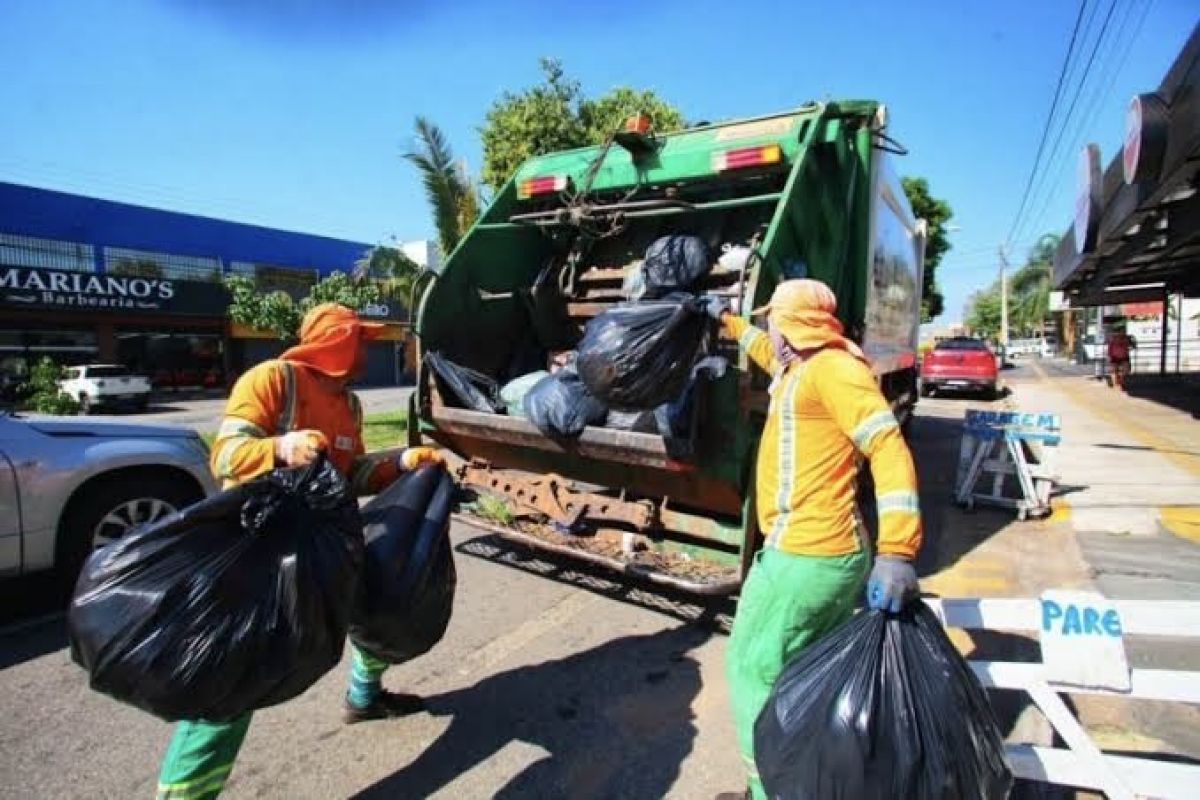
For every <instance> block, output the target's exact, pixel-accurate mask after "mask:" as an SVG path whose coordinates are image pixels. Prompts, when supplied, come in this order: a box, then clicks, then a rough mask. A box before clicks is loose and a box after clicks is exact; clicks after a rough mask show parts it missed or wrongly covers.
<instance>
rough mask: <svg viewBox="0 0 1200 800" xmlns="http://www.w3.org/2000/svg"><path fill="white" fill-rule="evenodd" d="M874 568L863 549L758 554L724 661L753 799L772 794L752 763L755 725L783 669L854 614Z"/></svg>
mask: <svg viewBox="0 0 1200 800" xmlns="http://www.w3.org/2000/svg"><path fill="white" fill-rule="evenodd" d="M870 566H871V559H870V556H869V555H868V554H867V553H866V552H865V551H861V550H860V551H859V552H857V553H851V554H850V555H845V556H798V555H792V554H790V553H785V552H782V551H780V550H774V549H766V550H763V551H761V552H759V553H758V555H757V556H756V557H755V562H754V565H753V566H752V567H751V568H750V574H749V575H748V576H747V577H746V583H745V585H743V586H742V592H741V596H740V597H739V598H738V606H737V614H736V615H735V616H734V619H733V630H732V632H731V633H730V636H729V646H728V648H727V650H726V659H725V667H726V671H727V674H728V677H729V696H730V700H731V702H732V705H733V723H734V728H735V730H736V732H737V742H738V749H739V750H740V751H741V755H742V760H743V762H744V763H745V766H746V771H747V773H748V775H749V783H750V793H751V796H752V797H753V798H754V800H765V798H766V796H767V795H766V793H765V792H764V791H763V785H762V781H761V780H760V779H759V777H758V768H757V767H756V765H755V761H754V722H755V720H757V719H758V714H759V712H760V711H762V708H763V706H764V705H765V704H766V702H767V697H768V696H769V695H770V694H771V689H772V687H774V685H775V680H776V679H777V678H778V677H779V673H780V672H782V671H783V668H784V666H786V665H787V663H788V662H789V661H790V660H791V659H792V658H793V657H794V656H795V655H796V654H797V653H798V652H800V651H801V650H803V649H804V648H805V647H807V646H808V645H810V644H812V643H813V642H815V641H816V640H817V639H819V638H821V637H822V636H824V635H825V634H826V633H829V632H830V631H831V630H833V629H834V628H836V627H838V626H839V625H841V624H842V623H844V622H845V621H846V620H848V619H849V618H850V616H851V614H853V613H854V607H855V605H856V604H857V602H858V599H859V597H860V596H861V594H862V590H863V583H864V581H865V580H866V577H867V572H868V570H869V569H870Z"/></svg>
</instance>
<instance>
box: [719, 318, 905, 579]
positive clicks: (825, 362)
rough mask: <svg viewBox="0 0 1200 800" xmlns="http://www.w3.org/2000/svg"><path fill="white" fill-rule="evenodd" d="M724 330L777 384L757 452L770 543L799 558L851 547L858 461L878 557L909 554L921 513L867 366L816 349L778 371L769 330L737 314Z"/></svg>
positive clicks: (892, 422) (761, 511)
mask: <svg viewBox="0 0 1200 800" xmlns="http://www.w3.org/2000/svg"><path fill="white" fill-rule="evenodd" d="M725 324H726V329H727V330H728V331H729V332H730V333H731V334H732V335H733V336H734V337H735V338H737V340H738V344H739V345H740V346H741V347H742V349H744V350H745V351H746V354H747V355H748V356H749V357H750V359H751V360H752V361H754V362H755V363H756V364H758V366H759V367H761V368H762V369H763V370H765V371H766V372H768V373H770V374H771V376H772V377H773V378H774V379H775V383H774V386H773V388H772V393H771V404H770V409H769V411H768V413H767V421H766V425H765V426H764V428H763V433H762V440H761V442H760V443H759V449H758V464H757V475H756V478H755V483H756V494H755V501H756V503H757V507H758V524H759V528H760V529H761V530H762V532H763V535H764V536H765V537H766V539H767V542H766V544H767V546H768V547H775V548H778V549H780V550H784V551H786V552H789V553H796V554H799V555H820V556H835V555H846V554H848V553H853V552H855V551H856V550H858V549H859V548H860V547H861V546H862V544H861V543H860V542H859V540H858V521H857V515H856V514H855V485H856V478H857V476H858V458H859V455H860V454H861V455H862V456H866V457H867V458H868V459H870V462H871V475H872V477H873V478H874V479H875V502H876V507H877V509H878V513H879V542H878V545H877V549H878V551H879V552H880V553H888V554H893V555H899V556H903V557H905V558H913V557H914V556H915V555H916V553H917V550H918V549H919V548H920V546H921V510H920V506H919V505H918V500H917V476H916V470H915V469H914V468H913V461H912V455H911V453H909V450H908V445H907V444H905V442H904V437H903V436H901V434H900V426H899V425H898V424H897V423H896V417H895V416H894V415H893V414H892V411H891V409H890V408H889V407H888V404H887V400H885V399H884V397H883V394H882V393H881V392H880V391H879V387H878V386H877V385H876V383H875V378H874V376H873V375H872V374H871V370H870V368H869V367H868V366H867V365H866V364H864V363H863V362H862V361H860V360H859V359H857V358H855V357H854V356H853V355H851V354H850V353H848V352H846V351H845V350H841V349H837V348H832V347H830V348H826V349H824V350H819V351H818V352H817V353H816V354H814V355H813V356H812V357H810V358H809V359H807V360H806V361H805V362H802V363H795V364H793V365H792V366H790V367H789V368H788V369H787V370H785V371H781V370H780V365H779V362H778V360H777V359H776V358H775V356H774V351H773V348H772V346H771V339H770V337H769V336H767V334H765V333H763V332H762V331H761V330H759V329H758V328H755V327H754V326H753V325H751V324H750V323H748V322H747V321H746V320H744V319H741V318H739V317H733V316H729V317H726V318H725Z"/></svg>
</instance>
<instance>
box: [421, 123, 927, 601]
mask: <svg viewBox="0 0 1200 800" xmlns="http://www.w3.org/2000/svg"><path fill="white" fill-rule="evenodd" d="M644 121H645V120H644V117H641V118H635V119H634V120H633V123H632V124H630V125H628V126H627V127H626V128H624V129H622V130H620V131H618V132H615V133H614V134H613V136H611V137H610V138H609V139H608V140H607V141H606V142H605V143H604V144H602V145H600V146H596V147H587V148H581V149H577V150H570V151H565V152H558V153H551V154H548V155H544V156H539V157H536V158H532V159H530V160H528V161H527V162H525V163H524V164H523V165H522V166H521V167H520V168H519V169H518V170H517V172H516V174H515V175H514V176H513V177H512V179H511V180H510V181H509V182H508V183H507V184H506V185H505V186H504V187H503V188H501V189H500V190H499V191H498V192H497V193H496V195H495V199H494V200H493V201H492V203H491V204H490V206H489V207H488V209H487V210H486V212H485V213H484V214H483V215H482V216H481V217H480V219H479V220H478V221H477V222H476V223H475V225H474V226H473V227H472V229H471V230H470V232H469V233H468V234H467V236H466V237H465V238H464V239H463V240H462V242H461V243H460V244H459V246H458V247H457V248H456V249H455V251H454V252H453V253H452V254H450V256H449V258H448V259H447V260H446V262H445V265H444V267H443V268H442V269H441V271H440V273H439V274H437V276H436V277H435V278H433V279H432V280H431V282H430V283H429V284H428V286H427V287H426V288H425V289H424V291H423V292H422V295H421V302H420V305H419V309H418V314H417V321H416V326H415V330H416V333H417V336H418V345H419V350H418V352H419V361H420V366H419V370H418V379H417V391H416V392H414V394H413V397H412V400H411V401H410V402H411V408H410V415H409V420H410V422H409V425H410V438H412V439H413V440H416V439H417V438H425V439H432V440H434V441H436V442H438V443H439V444H441V445H442V446H444V447H446V448H448V449H450V450H451V451H453V452H454V453H455V454H457V455H458V456H459V457H461V459H462V464H461V466H459V468H458V477H459V480H460V481H461V482H462V483H463V485H464V486H466V487H468V488H470V489H472V490H474V491H475V492H476V493H477V494H478V496H479V500H478V501H477V502H475V503H474V504H471V505H469V506H467V507H465V510H464V515H465V516H466V518H467V520H468V521H469V522H471V523H472V524H474V525H476V526H479V527H482V528H486V529H489V530H492V531H494V532H497V533H499V534H501V535H503V536H505V537H508V538H510V539H515V540H518V541H520V542H522V543H523V544H525V545H529V546H533V547H539V548H544V549H548V550H552V551H555V552H558V553H561V554H565V555H568V556H571V557H575V558H580V559H584V560H587V561H591V562H594V563H598V564H601V565H603V566H605V567H608V568H611V569H613V570H616V571H619V572H622V573H625V574H627V575H631V576H635V577H637V578H641V579H645V580H649V581H652V582H656V583H660V584H669V585H672V586H675V587H678V588H683V589H685V590H688V591H693V592H699V593H705V594H723V593H730V592H733V591H735V590H736V589H737V587H738V585H739V583H740V580H741V577H742V575H743V574H744V572H745V570H746V569H747V567H748V565H749V563H750V558H751V556H752V555H753V553H754V552H755V550H756V549H757V548H758V547H759V546H760V544H761V537H760V535H759V531H758V530H757V529H756V525H755V518H756V514H755V509H754V508H753V497H754V492H753V490H752V487H753V484H754V480H755V469H754V464H755V456H756V452H757V446H758V440H759V435H760V432H761V430H762V426H763V421H764V419H765V415H766V411H767V407H768V401H769V396H768V392H767V389H768V377H767V376H766V375H764V374H762V373H761V372H759V371H758V370H757V368H756V367H754V366H753V365H752V364H751V363H749V362H748V361H747V359H746V358H745V356H744V355H742V354H740V353H739V350H738V348H737V343H736V342H734V341H731V340H728V339H725V338H722V337H721V336H720V335H719V334H718V332H717V331H716V326H715V325H709V326H708V330H707V333H706V334H705V336H706V340H705V341H704V342H703V344H702V347H701V352H700V353H699V354H698V355H697V358H704V359H709V361H706V363H707V364H710V365H711V364H714V363H715V364H718V365H719V359H720V358H724V359H725V360H726V361H727V364H728V367H727V368H726V369H725V370H724V372H723V373H721V372H720V370H719V369H717V370H716V371H715V372H713V371H710V372H708V373H705V374H700V375H698V376H697V377H695V378H694V379H692V380H691V381H689V383H688V384H687V386H688V388H687V390H686V391H687V393H688V402H686V403H674V404H673V405H672V410H671V416H670V419H669V420H664V418H665V417H666V416H668V415H666V414H664V413H663V412H664V408H659V409H657V410H655V409H643V410H641V413H638V410H634V413H628V412H629V409H623V410H622V412H620V413H618V412H615V411H612V412H609V413H608V414H607V416H606V417H605V416H604V415H603V409H601V413H600V414H595V413H592V411H590V410H589V411H588V412H587V413H588V415H589V416H588V417H587V419H586V421H587V422H588V423H590V424H587V425H586V427H583V426H582V425H581V428H582V432H581V433H579V434H578V435H577V436H574V435H572V436H562V435H550V436H548V435H544V434H543V433H542V432H541V431H540V430H539V428H538V426H537V425H535V424H534V422H533V421H531V420H530V419H527V418H526V416H525V414H524V411H525V409H524V405H523V404H522V402H521V401H520V400H519V396H520V393H521V392H522V391H528V389H529V387H530V386H532V385H535V384H537V382H538V380H539V379H541V378H543V377H544V376H543V375H541V374H539V373H553V372H557V371H559V370H561V369H562V368H563V365H564V364H566V365H568V366H567V367H566V369H567V371H568V372H569V371H570V369H571V367H570V366H569V364H570V361H571V358H572V353H573V351H574V350H575V349H576V348H577V347H578V346H579V343H580V339H581V336H582V333H583V331H584V328H585V326H586V325H587V323H588V322H589V320H592V319H594V318H595V317H597V316H598V315H601V314H604V313H605V312H606V311H608V310H610V309H612V308H614V307H617V306H619V305H622V304H629V303H637V302H639V300H638V299H637V298H638V297H639V296H640V294H642V293H644V292H645V286H644V283H645V281H644V277H645V275H646V269H644V267H645V266H646V262H647V251H648V249H649V248H651V246H652V245H655V243H656V242H657V243H659V244H658V245H656V246H657V247H659V248H660V249H661V247H662V245H663V243H664V242H668V243H669V242H670V241H671V240H664V239H663V237H669V236H679V237H687V238H686V239H681V240H677V241H678V242H683V243H685V244H687V245H688V246H689V247H691V246H694V245H697V243H699V245H702V246H701V247H700V250H698V251H696V250H694V249H693V250H691V251H689V252H691V253H693V254H694V252H703V253H705V254H706V255H705V259H706V261H707V263H706V264H704V265H703V266H704V269H703V271H702V274H700V275H699V277H697V278H696V279H695V280H694V281H693V282H692V283H691V284H690V285H688V286H686V287H679V288H683V289H686V291H688V292H691V293H692V294H719V295H721V296H723V297H725V298H727V299H728V300H729V302H730V304H731V306H732V307H733V309H734V310H735V313H738V314H740V315H742V316H743V317H746V318H750V314H751V310H752V309H754V308H756V307H758V306H760V305H762V304H763V303H765V302H766V301H767V299H768V298H769V296H770V294H771V292H772V290H773V289H774V288H775V285H776V284H777V283H778V282H780V281H782V280H786V279H788V278H794V277H811V278H817V279H820V280H822V281H824V282H825V283H827V284H828V285H829V286H830V287H831V288H832V289H833V290H834V292H835V293H836V294H837V297H838V302H839V305H838V314H839V316H840V318H841V320H842V322H843V323H844V325H845V327H846V330H847V332H848V334H849V335H850V336H851V337H852V338H854V339H855V340H856V341H858V342H859V343H860V344H861V345H862V346H863V348H864V350H865V351H866V353H867V354H868V356H869V357H870V360H871V362H872V365H873V369H874V371H875V374H876V375H877V377H878V380H879V382H880V385H881V387H882V389H883V391H884V393H885V394H886V396H887V397H888V398H889V400H890V401H891V403H892V405H893V408H894V409H895V411H896V414H897V416H898V417H899V418H900V419H901V421H902V422H904V421H907V418H908V416H909V415H910V414H911V412H912V408H913V405H914V404H915V402H916V397H917V392H916V372H915V364H916V349H917V329H918V323H919V318H920V308H921V278H922V260H923V254H924V223H923V222H922V221H920V220H917V219H914V217H913V214H912V211H911V209H910V207H909V204H908V202H907V200H906V199H905V195H904V193H903V190H902V189H901V187H900V184H899V182H898V180H897V179H896V177H895V176H894V174H893V172H892V170H891V168H890V166H889V163H888V161H889V157H890V154H893V153H896V152H898V151H899V146H898V145H896V143H895V142H894V140H892V139H891V138H889V137H888V136H887V135H886V133H885V125H886V122H887V117H886V111H885V108H884V107H883V106H882V105H880V104H879V103H876V102H873V101H846V102H826V103H812V104H809V105H806V106H803V107H801V108H798V109H795V110H793V111H788V112H785V113H780V114H774V115H769V116H763V117H757V118H753V119H746V120H739V121H735V122H729V123H722V124H719V125H709V126H704V127H697V128H691V129H687V130H683V131H678V132H673V133H656V132H654V131H653V130H652V129H650V130H647V129H646V126H645V124H644ZM639 123H641V124H639ZM699 245H697V246H699ZM651 255H653V252H652V254H651ZM639 278H641V279H642V280H639ZM755 321H756V322H758V323H759V324H760V325H761V324H764V323H763V321H762V320H755ZM714 358H716V359H718V361H715V362H714V361H713V360H712V359H714ZM718 375H719V376H718ZM559 377H562V376H561V375H560V376H559ZM514 393H515V394H516V396H517V398H518V399H516V400H514V399H513V396H514ZM502 395H503V396H502Z"/></svg>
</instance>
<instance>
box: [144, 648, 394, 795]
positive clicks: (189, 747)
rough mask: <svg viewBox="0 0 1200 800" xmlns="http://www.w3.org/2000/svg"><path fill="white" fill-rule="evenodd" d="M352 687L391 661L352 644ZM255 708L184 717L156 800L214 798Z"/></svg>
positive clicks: (370, 679)
mask: <svg viewBox="0 0 1200 800" xmlns="http://www.w3.org/2000/svg"><path fill="white" fill-rule="evenodd" d="M351 651H352V652H351V656H352V659H351V667H350V690H351V691H352V692H353V691H354V689H355V682H356V681H358V682H368V683H371V682H373V684H374V686H375V688H376V690H378V685H379V678H380V676H382V675H383V672H384V670H386V669H387V668H388V664H387V663H386V662H384V661H380V660H378V659H375V658H372V657H371V656H369V655H367V654H366V653H363V652H361V651H359V649H358V648H357V647H354V646H353V645H352V646H351ZM251 716H253V714H252V712H250V713H246V714H245V715H243V716H240V717H238V718H237V719H234V720H231V721H229V722H207V721H205V720H183V721H182V722H180V723H178V724H177V725H176V726H175V733H174V734H173V735H172V736H171V743H170V745H168V746H167V754H166V755H165V756H163V762H162V769H161V770H159V774H158V797H157V800H213V798H215V797H216V796H217V795H219V794H220V793H221V790H222V789H224V788H225V781H226V780H228V779H229V773H231V772H232V771H233V762H234V761H236V760H237V754H238V750H240V749H241V748H242V741H243V740H244V739H245V738H246V731H247V730H249V728H250V718H251Z"/></svg>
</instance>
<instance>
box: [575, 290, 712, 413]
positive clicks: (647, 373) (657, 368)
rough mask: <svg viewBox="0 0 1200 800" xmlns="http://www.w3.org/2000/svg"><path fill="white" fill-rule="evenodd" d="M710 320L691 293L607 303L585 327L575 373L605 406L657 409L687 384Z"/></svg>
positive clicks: (626, 408)
mask: <svg viewBox="0 0 1200 800" xmlns="http://www.w3.org/2000/svg"><path fill="white" fill-rule="evenodd" d="M711 322H712V321H711V320H710V319H709V318H708V316H707V315H706V314H705V313H704V310H703V307H702V306H700V304H699V301H697V300H696V299H695V298H690V297H677V298H669V299H665V300H657V301H652V302H643V303H636V304H630V305H620V306H616V307H614V308H610V309H609V310H608V311H605V312H604V313H603V314H599V315H597V316H596V317H593V318H592V319H591V320H590V321H589V322H588V324H587V328H586V329H585V330H584V333H583V341H582V342H580V344H579V355H578V357H577V359H576V365H577V367H578V370H579V377H580V378H582V379H583V383H584V385H585V386H587V388H588V391H590V392H591V393H592V395H593V396H595V397H596V399H597V400H600V401H601V402H602V403H604V404H605V405H607V406H609V407H610V408H615V409H617V410H618V411H641V410H650V409H654V408H657V407H658V406H660V405H662V404H663V403H666V402H668V401H670V400H674V399H675V398H677V397H678V396H679V394H680V393H681V392H682V391H683V389H684V387H685V386H686V385H687V381H688V376H689V375H690V374H691V371H692V365H693V364H694V363H695V362H696V359H697V357H699V355H700V353H701V352H702V350H703V348H704V342H705V338H706V336H707V335H708V331H709V330H710V328H711Z"/></svg>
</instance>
